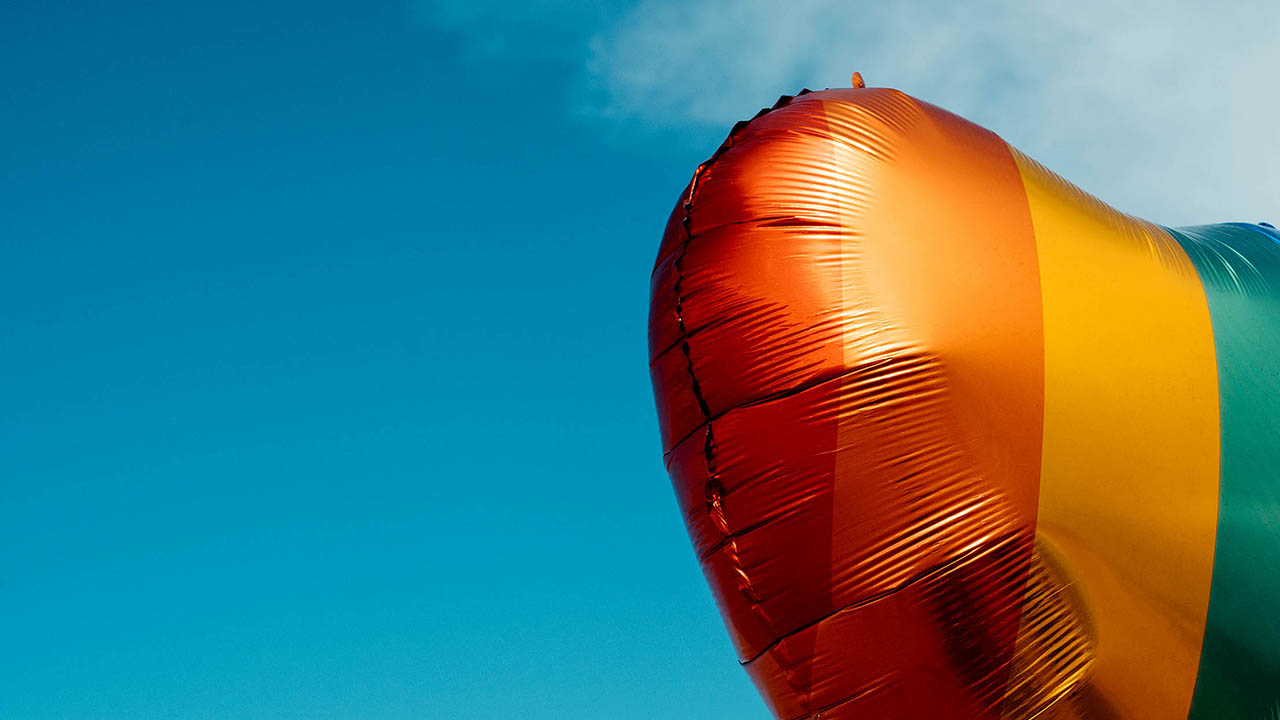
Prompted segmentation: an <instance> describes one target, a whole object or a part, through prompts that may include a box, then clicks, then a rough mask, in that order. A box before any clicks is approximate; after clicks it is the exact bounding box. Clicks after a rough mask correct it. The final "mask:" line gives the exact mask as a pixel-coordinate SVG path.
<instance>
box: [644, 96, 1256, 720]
mask: <svg viewBox="0 0 1280 720" xmlns="http://www.w3.org/2000/svg"><path fill="white" fill-rule="evenodd" d="M859 84H860V83H859ZM651 290H652V300H651V314H650V330H649V340H650V359H651V372H652V378H653V384H654V388H655V394H656V397H657V406H658V415H659V418H660V424H661V432H662V444H663V452H664V460H665V462H666V465H667V468H668V470H669V472H670V475H671V479H672V483H673V486H674V489H675V492H676V495H677V498H678V500H679V506H680V509H681V512H682V513H683V515H684V519H685V522H686V524H687V527H688V531H689V536H690V539H691V540H692V543H693V546H694V549H695V551H696V554H697V557H698V560H699V562H700V563H701V566H702V568H703V571H704V573H705V575H706V578H707V581H708V583H709V584H710V586H711V590H712V592H713V594H714V596H715V598H716V600H717V603H718V605H719V607H720V610H721V613H722V615H723V617H724V619H725V622H726V625H727V627H728V630H729V633H730V636H731V638H732V641H733V644H734V646H735V647H736V649H737V653H738V657H739V660H740V661H741V663H742V664H743V665H744V667H745V668H746V671H747V672H748V673H749V675H750V677H751V678H752V679H753V681H754V682H755V684H756V686H757V687H758V688H759V690H760V692H761V694H762V695H763V696H764V698H765V700H766V702H767V703H768V704H769V706H770V708H771V709H772V711H773V713H774V714H775V715H776V716H777V717H779V718H786V719H792V718H823V719H824V720H837V719H844V718H931V719H937V718H1030V717H1040V718H1076V717H1087V718H1141V719H1143V720H1165V719H1166V718H1178V719H1182V718H1187V717H1188V716H1190V717H1195V718H1237V717H1239V718H1246V717H1248V718H1263V717H1275V716H1277V715H1273V714H1272V713H1277V712H1280V704H1277V699H1278V698H1280V613H1278V612H1276V609H1277V603H1280V502H1278V493H1277V491H1276V488H1277V485H1278V481H1280V478H1278V477H1277V473H1278V472H1280V470H1278V469H1280V422H1278V421H1277V419H1276V416H1275V414H1274V412H1273V409H1274V408H1277V407H1280V235H1277V233H1276V231H1275V229H1274V228H1271V227H1270V226H1267V225H1265V224H1259V225H1252V224H1243V223H1230V224H1220V225H1206V226H1200V227H1192V228H1181V229H1171V228H1167V227H1162V226H1160V225H1157V224H1154V223H1151V222H1147V221H1144V220H1140V219H1138V218H1135V217H1131V216H1128V215H1125V214H1123V213H1120V212H1118V211H1117V210H1115V209H1113V208H1111V207H1110V206H1108V205H1106V204H1104V203H1103V202H1101V201H1099V200H1097V199H1096V198H1094V197H1092V196H1090V195H1087V194H1086V193H1084V192H1082V191H1081V190H1079V189H1077V188H1076V187H1074V186H1072V185H1070V184H1069V183H1067V182H1066V181H1064V180H1062V179H1061V178H1059V177H1058V176H1056V175H1054V174H1053V173H1051V172H1049V171H1048V170H1046V169H1045V168H1043V167H1041V166H1040V165H1038V164H1036V163H1035V162H1034V161H1032V160H1031V159H1029V158H1028V157H1026V156H1025V155H1023V154H1021V153H1020V152H1018V151H1017V150H1015V149H1013V148H1011V147H1010V146H1009V145H1007V144H1006V143H1005V142H1004V141H1002V140H1001V139H1000V138H999V137H997V136H996V135H995V134H993V133H991V132H989V131H987V130H985V129H983V128H980V127H978V126H976V125H974V124H972V123H970V122H968V121H966V120H963V119H961V118H959V117H957V116H955V115H952V114H950V113H948V112H946V111H944V110H941V109H939V108H937V107H934V106H933V105H930V104H928V103H925V102H922V101H920V100H917V99H915V98H912V97H910V96H908V95H905V94H903V93H901V92H898V91H895V90H890V89H883V88H865V89H863V88H858V89H836V90H826V91H822V92H812V93H810V92H808V91H805V92H804V93H802V94H801V95H799V96H797V97H795V98H790V97H783V98H782V99H781V100H779V102H778V104H777V105H776V106H774V107H773V108H771V109H768V110H765V111H762V112H761V114H759V115H757V116H756V117H755V118H754V119H752V120H751V121H750V122H745V123H739V124H738V125H737V126H735V127H734V129H733V131H732V132H731V133H730V135H729V138H728V139H727V140H726V141H725V142H724V144H723V145H722V146H721V147H720V149H719V150H717V151H716V153H715V154H714V155H713V156H712V157H711V158H710V159H709V160H708V161H707V162H705V163H703V164H702V165H701V166H699V167H698V169H697V171H696V172H695V173H694V175H693V179H692V180H691V181H690V183H689V185H688V187H687V188H686V189H685V191H684V193H683V194H682V196H681V198H680V201H679V204H678V205H677V206H676V208H675V211H674V212H673V213H672V215H671V218H670V221H669V222H668V224H667V227H666V232H665V234H664V236H663V239H662V245H661V248H660V250H659V252H658V257H657V261H656V265H655V268H654V272H653V278H652V288H651Z"/></svg>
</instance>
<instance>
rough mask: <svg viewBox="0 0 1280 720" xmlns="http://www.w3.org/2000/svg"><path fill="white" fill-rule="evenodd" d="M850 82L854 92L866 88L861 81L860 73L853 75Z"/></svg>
mask: <svg viewBox="0 0 1280 720" xmlns="http://www.w3.org/2000/svg"><path fill="white" fill-rule="evenodd" d="M852 80H853V87H854V89H856V90H861V89H862V88H864V87H866V86H867V83H866V81H864V80H863V79H862V73H860V72H856V73H854V74H853V78H852Z"/></svg>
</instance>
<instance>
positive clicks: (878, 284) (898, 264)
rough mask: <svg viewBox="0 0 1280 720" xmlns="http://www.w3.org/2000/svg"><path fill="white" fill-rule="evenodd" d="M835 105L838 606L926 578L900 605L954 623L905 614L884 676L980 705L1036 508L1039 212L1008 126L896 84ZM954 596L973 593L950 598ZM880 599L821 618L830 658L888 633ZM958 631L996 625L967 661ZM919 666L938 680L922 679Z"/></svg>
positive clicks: (942, 704)
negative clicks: (961, 656)
mask: <svg viewBox="0 0 1280 720" xmlns="http://www.w3.org/2000/svg"><path fill="white" fill-rule="evenodd" d="M828 98H830V100H828ZM823 112H824V113H825V115H826V117H827V121H828V125H829V130H830V133H831V134H832V136H834V138H835V139H836V142H834V143H832V147H833V153H834V158H833V165H832V167H834V168H835V169H836V170H835V172H836V173H837V175H836V176H835V177H833V178H831V179H830V180H831V181H830V182H829V183H825V184H824V185H823V187H824V188H825V189H826V190H827V191H828V192H831V193H833V194H834V195H835V196H836V197H833V198H831V199H830V202H831V203H832V204H833V205H836V206H838V207H840V208H841V209H842V216H841V225H842V226H843V227H844V228H845V230H846V233H847V234H846V239H845V244H844V248H843V253H842V257H841V266H842V268H843V273H844V281H843V287H844V296H843V298H842V305H843V314H844V317H845V336H844V337H845V340H844V367H845V368H846V369H847V371H848V373H849V374H848V375H847V377H846V378H845V381H844V389H843V403H844V404H843V406H842V411H841V422H840V428H839V437H838V442H837V447H838V455H837V460H836V477H835V487H834V493H833V511H832V512H833V521H832V528H833V532H832V565H833V573H834V575H833V580H832V585H833V589H834V591H835V597H834V604H835V606H836V607H845V606H848V605H850V604H853V603H857V602H860V601H863V600H865V599H866V598H867V597H870V596H872V595H874V594H875V593H882V592H892V591H894V590H896V589H899V588H902V587H904V586H906V585H910V584H913V583H916V582H920V583H921V585H922V587H921V588H919V590H918V592H917V591H916V589H912V590H911V591H910V592H905V593H902V594H901V595H900V596H897V597H894V598H893V599H891V600H887V604H889V605H891V606H893V605H897V606H900V607H901V608H902V611H901V612H902V614H903V617H906V616H907V615H908V614H909V613H912V612H918V611H919V610H920V609H921V608H928V607H930V606H931V605H936V606H937V608H938V610H937V611H938V612H952V611H954V612H960V613H961V615H960V616H958V617H956V618H954V621H955V622H954V626H953V627H951V628H948V627H947V626H946V623H943V624H942V625H939V624H938V623H937V622H936V621H935V622H915V623H907V622H904V623H903V626H902V627H900V628H897V630H896V631H897V632H898V633H899V635H898V636H897V639H896V640H895V643H897V645H898V647H914V648H917V649H916V650H914V651H913V652H914V653H915V654H914V655H912V656H911V657H905V656H902V655H900V653H898V652H896V651H895V649H893V648H884V649H882V650H880V651H878V652H881V653H882V654H881V655H880V656H879V657H881V659H882V660H881V661H882V662H883V663H884V667H883V668H882V670H883V673H884V675H882V677H892V676H893V674H894V673H898V674H900V675H901V677H900V678H899V679H898V680H897V682H901V683H905V684H904V687H912V688H914V689H913V691H912V692H913V693H915V694H916V695H917V697H914V698H913V699H911V700H910V701H908V702H918V703H921V704H922V706H923V707H932V709H933V710H934V711H936V712H942V711H943V710H947V709H950V711H952V712H953V713H955V714H957V715H958V716H959V715H965V716H972V715H974V714H975V713H976V712H979V709H981V711H982V712H986V711H988V710H990V708H991V707H992V706H993V704H996V703H998V701H999V699H1000V696H1001V695H1002V694H1003V689H1004V683H1005V682H1006V680H1007V673H1008V667H1009V664H1008V663H1009V658H1010V656H1011V655H1012V651H1013V642H1014V638H1015V637H1016V629H1017V621H1018V613H1019V610H1020V600H1021V594H1022V589H1023V586H1024V582H1025V575H1026V568H1027V562H1028V560H1029V558H1030V551H1031V543H1030V539H1031V533H1030V528H1032V527H1034V524H1035V511H1036V507H1037V486H1038V482H1039V476H1040V465H1041V460H1040V452H1041V422H1042V418H1043V394H1044V393H1043V376H1042V372H1041V369H1042V367H1043V351H1042V348H1043V334H1042V318H1041V312H1040V286H1039V281H1040V280H1039V272H1038V269H1037V261H1036V247H1035V240H1034V236H1033V231H1032V224H1031V217H1030V214H1029V213H1028V212H1027V211H1026V201H1025V194H1024V190H1023V185H1022V181H1021V178H1020V176H1019V173H1018V168H1017V166H1016V165H1015V163H1014V162H1013V158H1012V157H1011V155H1010V153H1009V150H1008V148H1007V146H1006V145H1005V144H1004V143H1003V142H1002V141H1001V140H1000V139H999V138H998V137H997V136H995V135H994V134H992V133H990V132H988V131H986V130H983V129H981V128H979V127H978V126H976V125H973V124H971V123H969V122H967V121H965V120H963V119H961V118H959V117H957V116H955V115H952V114H950V113H947V112H945V111H943V110H940V109H938V108H936V107H934V106H932V105H928V104H926V103H922V102H920V101H918V100H914V99H912V98H909V97H908V96H905V95H903V94H901V93H898V92H896V91H892V90H880V89H876V90H858V91H845V92H841V91H829V92H828V93H826V94H824V108H823ZM868 512H873V513H874V514H875V519H874V521H869V519H868ZM961 559H964V560H965V562H967V563H968V564H967V565H965V566H964V567H951V568H949V569H945V570H944V569H940V568H943V567H944V566H945V565H946V564H947V563H952V562H957V561H960V560H961ZM922 576H927V577H928V579H927V580H923V581H921V580H920V578H921V577H922ZM956 598H965V600H966V602H970V603H972V605H971V606H966V607H965V608H963V609H959V610H957V609H955V608H951V609H950V610H948V608H947V603H948V602H951V601H953V600H954V599H956ZM879 612H880V611H877V612H876V613H872V614H868V615H867V620H866V621H865V622H862V623H859V622H856V621H844V620H841V621H837V622H836V623H833V624H831V626H830V627H827V628H825V629H822V630H820V632H819V633H818V640H817V644H816V649H815V655H816V657H817V658H818V661H819V662H822V660H823V658H826V657H834V658H841V657H844V658H848V647H849V646H850V645H849V643H850V642H854V643H858V642H862V640H859V633H861V634H862V635H861V637H863V638H870V637H876V636H879V635H880V634H882V633H879V632H873V630H872V628H871V627H870V625H872V624H875V623H877V622H880V621H879V620H873V619H872V618H873V617H874V616H875V615H877V614H879ZM892 612H893V611H891V613H892ZM957 627H959V628H962V630H960V631H959V633H960V634H963V633H964V632H968V631H970V630H976V631H977V632H979V633H981V634H983V636H982V637H981V638H968V639H966V640H965V642H972V643H975V644H976V646H977V647H981V648H982V650H983V652H981V653H980V655H981V656H982V657H973V658H969V659H968V660H966V661H964V662H961V661H959V660H957V656H956V648H955V647H954V646H953V645H951V643H954V642H957V639H956V635H957V631H956V628H957ZM947 633H950V635H948V634H947ZM924 648H932V651H929V654H928V655H922V653H924V652H926V650H924ZM865 649H866V651H867V652H868V653H870V652H872V650H871V648H870V647H869V646H868V647H865ZM895 658H898V659H901V661H902V663H903V666H902V667H894V663H895V662H896V660H895ZM845 662H846V663H847V662H848V660H845ZM922 668H932V669H929V670H927V672H928V673H930V675H931V679H930V680H928V681H924V680H922V679H921V678H920V677H919V676H918V675H917V676H915V677H914V678H912V674H913V673H917V674H918V673H920V672H925V671H926V670H922ZM822 674H823V673H822V672H821V670H820V669H819V670H815V676H820V675H822ZM873 677H874V676H873ZM906 678H912V679H910V680H908V679H906ZM957 683H960V684H959V685H958V684H957ZM961 685H966V686H967V687H961ZM930 693H932V695H930ZM869 707H870V706H869ZM848 711H849V712H855V709H854V708H848Z"/></svg>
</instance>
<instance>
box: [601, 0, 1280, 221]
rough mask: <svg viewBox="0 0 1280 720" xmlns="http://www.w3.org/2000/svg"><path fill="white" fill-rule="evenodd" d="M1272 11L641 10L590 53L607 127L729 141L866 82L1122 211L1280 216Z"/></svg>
mask: <svg viewBox="0 0 1280 720" xmlns="http://www.w3.org/2000/svg"><path fill="white" fill-rule="evenodd" d="M1277 27H1280V3H1276V2H1274V0H1260V1H1256V2H1238V3H1234V4H1232V3H1224V4H1221V6H1218V7H1215V6H1214V5H1211V4H1208V3H1203V2H1194V1H1187V0H1160V1H1155V0H1139V1H1137V2H1128V3H1114V2H1110V1H1108V0H1084V1H1080V0H1077V2H1073V3H1052V2H1043V3H1038V2H1026V0H983V1H980V2H969V3H952V2H923V3H922V2H914V3H913V2H898V3H881V2H841V1H838V0H791V1H790V2H772V1H770V0H698V1H697V2H679V1H676V0H643V1H642V2H640V3H639V4H638V5H635V6H634V7H633V8H632V9H631V10H630V12H629V13H628V14H627V15H625V16H624V17H622V18H621V20H619V21H618V22H617V23H616V24H615V25H614V26H613V27H612V28H610V29H608V30H605V31H603V32H601V33H599V34H598V35H596V37H595V38H594V39H593V40H592V43H591V51H592V55H591V58H590V60H589V61H588V65H587V71H588V72H589V73H590V74H591V76H592V77H593V79H594V81H595V82H596V83H598V84H599V86H600V87H601V88H602V90H603V96H604V97H605V98H606V101H605V102H604V103H603V104H602V105H601V106H600V108H599V110H600V111H601V112H602V113H604V114H606V115H607V116H610V117H614V118H636V119H641V120H644V121H645V122H647V123H658V124H672V125H682V124H687V123H695V124H714V125H720V126H725V127H727V125H728V124H729V123H731V122H732V121H733V120H736V119H739V118H742V117H746V116H749V115H750V114H751V113H752V112H754V110H755V109H756V108H758V107H759V106H761V105H768V104H771V103H772V101H773V99H774V98H775V97H776V96H777V95H779V94H782V93H792V92H794V91H796V90H798V89H799V88H800V86H802V85H808V86H809V87H814V88H817V87H825V86H846V85H847V84H848V79H847V78H848V77H849V74H850V72H851V71H853V70H859V71H861V72H862V73H863V75H864V76H866V78H867V80H868V81H869V82H870V84H872V85H887V86H894V87H898V88H900V89H902V90H905V91H906V92H909V93H911V94H913V95H916V96H917V97H921V98H923V99H926V100H929V101H930V102H933V103H935V104H938V105H942V106H943V107H946V108H948V109H950V110H953V111H955V112H957V113H959V114H961V115H964V116H966V117H968V118H970V119H972V120H974V121H976V122H978V123H981V124H983V125H985V126H987V127H990V128H992V129H993V130H996V131H997V132H999V133H1000V134H1001V135H1003V136H1004V137H1005V138H1006V139H1007V140H1009V141H1010V142H1012V143H1013V144H1015V145H1017V146H1019V147H1020V148H1022V149H1023V150H1025V151H1027V152H1028V153H1030V154H1032V155H1034V156H1036V157H1037V158H1038V159H1040V160H1041V161H1042V162H1044V163H1045V164H1047V165H1048V166H1049V167H1051V168H1053V169H1055V170H1057V171H1058V172H1060V173H1061V174H1064V175H1065V176H1067V177H1068V178H1069V179H1071V180H1073V181H1075V182H1077V183H1078V184H1080V185H1082V186H1084V187H1085V188H1086V189H1088V190H1091V191H1093V192H1095V193H1096V194H1098V195H1099V196H1101V197H1103V198H1104V199H1106V200H1108V201H1109V202H1112V203H1113V204H1116V205H1118V206H1119V207H1121V208H1122V209H1125V210H1129V211H1132V212H1136V213H1138V214H1141V215H1144V216H1147V217H1151V218H1152V219H1155V220H1159V221H1163V222H1170V223H1190V222H1209V221H1214V220H1220V219H1242V220H1259V219H1266V218H1268V217H1270V218H1272V219H1275V218H1277V217H1280V93H1278V92H1277V91H1276V89H1275V82H1276V81H1275V78H1276V72H1277V69H1280V42H1277V41H1276V38H1275V35H1274V32H1273V30H1274V29H1275V28H1277Z"/></svg>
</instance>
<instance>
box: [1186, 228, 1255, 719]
mask: <svg viewBox="0 0 1280 720" xmlns="http://www.w3.org/2000/svg"><path fill="white" fill-rule="evenodd" d="M1169 233H1170V234H1171V235H1173V237H1174V238H1175V239H1177V241H1178V242H1179V243H1181V244H1182V247H1183V248H1185V249H1186V251H1187V255H1189V256H1190V257H1191V261H1192V262H1193V263H1194V264H1195V267H1196V270H1197V272H1199V274H1200V280H1201V282H1202V284H1203V285H1204V288H1205V295H1206V297H1207V298H1208V301H1209V314H1210V317H1211V319H1212V323H1213V340H1214V346H1215V350H1216V353H1217V358H1218V393H1219V402H1220V404H1221V417H1222V421H1221V422H1222V470H1221V478H1220V485H1219V490H1218V493H1219V500H1218V502H1219V505H1218V534H1217V542H1216V545H1215V548H1214V556H1213V580H1212V584H1211V586H1210V590H1209V615H1208V618H1207V620H1206V621H1205V634H1204V645H1203V647H1202V649H1201V653H1200V669H1199V673H1198V676H1197V678H1196V688H1195V694H1194V695H1193V696H1192V701H1191V714H1190V717H1191V718H1194V719H1195V720H1229V719H1231V718H1247V719H1249V720H1257V719H1260V718H1270V717H1273V713H1274V712H1275V711H1276V709H1277V707H1278V706H1280V236H1276V235H1274V234H1272V233H1270V232H1268V231H1267V230H1265V229H1264V228H1262V227H1259V226H1254V225H1243V224H1229V225H1206V226H1201V227H1192V228H1181V229H1178V230H1169Z"/></svg>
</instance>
